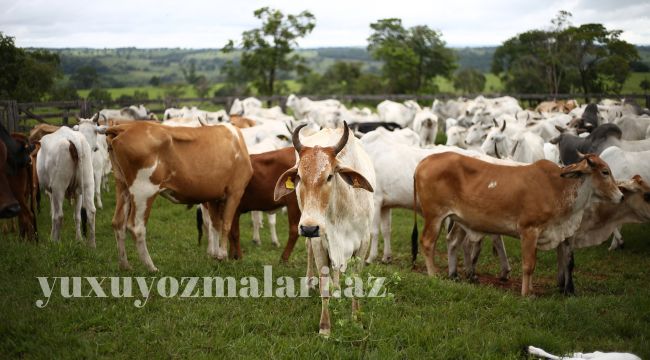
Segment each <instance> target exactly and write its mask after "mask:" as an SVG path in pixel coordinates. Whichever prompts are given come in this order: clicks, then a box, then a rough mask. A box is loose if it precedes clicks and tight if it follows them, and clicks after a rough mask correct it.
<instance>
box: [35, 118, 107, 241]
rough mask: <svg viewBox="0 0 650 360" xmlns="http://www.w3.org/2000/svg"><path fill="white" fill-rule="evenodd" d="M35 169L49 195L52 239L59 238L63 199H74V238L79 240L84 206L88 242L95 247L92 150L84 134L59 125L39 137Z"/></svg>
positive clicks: (42, 186)
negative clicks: (57, 128)
mask: <svg viewBox="0 0 650 360" xmlns="http://www.w3.org/2000/svg"><path fill="white" fill-rule="evenodd" d="M40 143H41V149H40V150H39V152H38V156H37V160H36V171H37V174H38V180H39V185H40V187H41V189H43V190H45V192H46V193H47V194H48V196H49V197H50V205H51V211H52V232H51V235H50V237H51V239H52V240H53V241H59V239H60V231H61V226H62V223H63V201H64V200H65V198H66V197H72V198H73V199H74V202H75V210H74V220H75V230H76V237H77V240H79V241H81V239H82V236H81V209H82V207H83V208H84V209H85V210H86V214H87V217H88V224H89V226H90V234H89V236H88V245H89V246H91V247H95V211H96V210H95V202H94V199H93V197H94V191H95V180H94V178H93V164H92V154H91V153H92V152H91V149H90V145H88V142H87V141H86V138H85V137H84V136H83V135H82V134H81V133H79V132H77V131H74V130H72V129H70V128H68V127H61V128H60V129H59V130H57V131H55V132H54V133H52V134H48V135H45V136H43V137H42V138H41V141H40Z"/></svg>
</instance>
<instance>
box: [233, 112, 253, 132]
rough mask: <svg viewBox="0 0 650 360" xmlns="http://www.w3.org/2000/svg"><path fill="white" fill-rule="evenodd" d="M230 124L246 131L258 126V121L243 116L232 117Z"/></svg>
mask: <svg viewBox="0 0 650 360" xmlns="http://www.w3.org/2000/svg"><path fill="white" fill-rule="evenodd" d="M230 123H231V124H233V125H235V126H236V127H238V128H240V129H245V128H249V127H253V126H257V121H255V120H252V119H249V118H247V117H244V116H241V115H230Z"/></svg>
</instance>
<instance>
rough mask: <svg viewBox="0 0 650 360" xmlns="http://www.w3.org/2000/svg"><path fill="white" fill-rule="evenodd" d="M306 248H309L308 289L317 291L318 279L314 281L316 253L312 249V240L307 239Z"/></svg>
mask: <svg viewBox="0 0 650 360" xmlns="http://www.w3.org/2000/svg"><path fill="white" fill-rule="evenodd" d="M305 246H306V247H307V274H306V275H305V277H306V278H307V287H308V288H310V289H316V279H314V252H313V250H312V248H311V239H310V238H305Z"/></svg>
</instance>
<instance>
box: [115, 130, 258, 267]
mask: <svg viewBox="0 0 650 360" xmlns="http://www.w3.org/2000/svg"><path fill="white" fill-rule="evenodd" d="M106 134H107V141H108V144H109V153H110V158H111V162H112V164H113V171H114V173H115V189H116V198H117V201H116V205H115V215H114V216H113V229H114V230H115V238H116V240H117V246H118V255H119V262H120V267H121V268H123V269H129V268H130V265H129V262H128V260H127V256H126V249H125V245H124V240H125V236H126V229H128V230H129V231H130V232H131V234H132V235H133V237H134V238H135V241H136V247H137V249H138V254H139V256H140V260H141V261H142V262H143V263H144V264H145V266H146V267H147V269H149V271H157V270H158V269H157V268H156V267H155V266H154V264H153V261H151V257H150V256H149V251H148V250H147V243H146V225H147V220H148V218H149V214H150V212H151V206H152V204H153V201H154V199H155V197H156V195H158V194H160V195H162V196H163V197H165V198H167V199H168V200H170V201H172V202H174V203H178V204H200V203H207V204H208V212H209V214H210V218H211V220H212V224H213V227H214V229H215V230H216V234H217V235H220V239H218V241H219V246H218V247H217V245H216V241H209V242H208V254H209V255H210V256H212V257H214V258H217V259H219V260H221V259H224V258H226V256H227V255H228V251H227V241H228V234H229V232H230V227H231V224H232V219H233V216H234V214H235V211H236V210H237V206H238V205H239V200H240V199H241V196H242V194H243V193H244V189H245V188H246V184H248V181H249V180H250V178H251V175H252V173H253V169H252V168H251V163H250V158H249V156H248V151H247V150H246V144H244V140H243V138H242V136H241V133H240V132H239V130H238V129H237V128H235V127H234V126H232V125H230V124H224V125H215V126H206V127H202V128H188V127H168V126H162V125H158V124H154V123H150V122H144V121H138V122H134V123H133V124H125V125H119V126H115V127H111V128H109V129H108V130H107V131H106ZM217 237H218V236H217ZM210 240H212V239H210Z"/></svg>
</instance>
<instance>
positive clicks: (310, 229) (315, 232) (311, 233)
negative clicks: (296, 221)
mask: <svg viewBox="0 0 650 360" xmlns="http://www.w3.org/2000/svg"><path fill="white" fill-rule="evenodd" d="M299 229H300V235H301V236H304V237H308V238H314V237H319V236H320V227H319V226H318V225H316V226H309V225H307V226H306V225H300V226H299Z"/></svg>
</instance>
